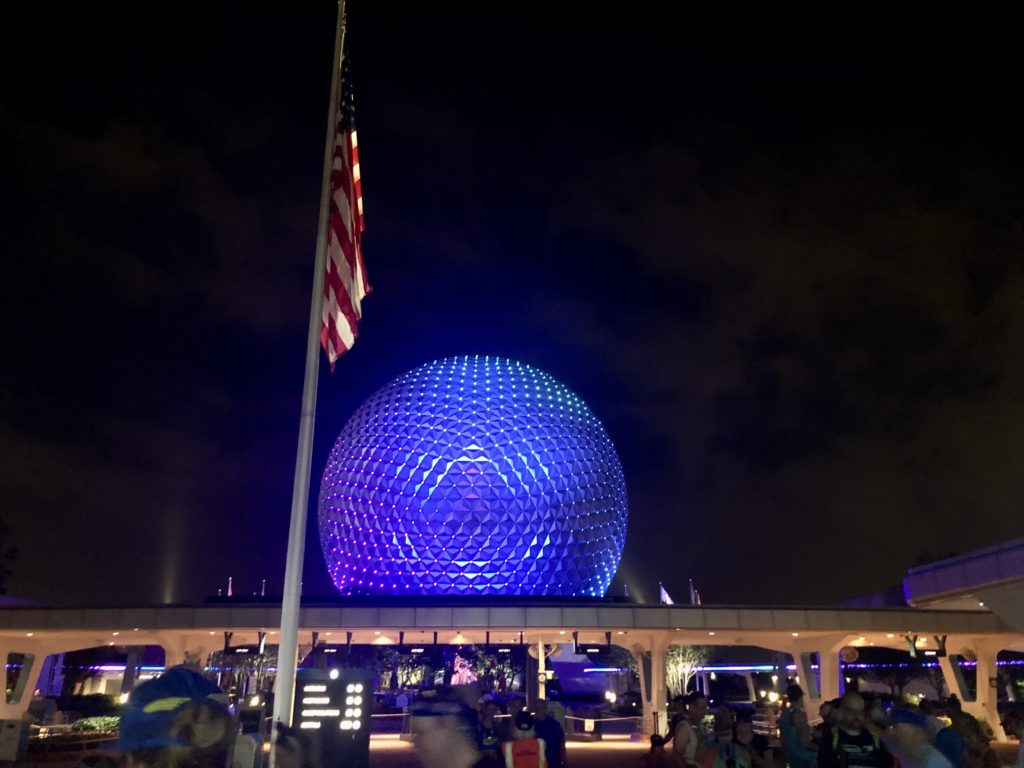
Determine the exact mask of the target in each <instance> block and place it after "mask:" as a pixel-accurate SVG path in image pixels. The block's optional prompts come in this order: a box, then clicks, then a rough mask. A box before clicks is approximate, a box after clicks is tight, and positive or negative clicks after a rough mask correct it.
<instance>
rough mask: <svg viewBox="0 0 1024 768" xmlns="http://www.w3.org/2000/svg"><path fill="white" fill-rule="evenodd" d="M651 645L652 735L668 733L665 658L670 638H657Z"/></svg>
mask: <svg viewBox="0 0 1024 768" xmlns="http://www.w3.org/2000/svg"><path fill="white" fill-rule="evenodd" d="M652 640H653V642H652V643H651V646H652V647H651V715H652V718H653V722H652V724H651V726H652V730H651V733H660V734H665V733H666V732H667V731H668V702H667V699H668V686H667V681H666V679H665V656H666V654H667V653H668V649H669V645H670V643H669V639H668V636H661V637H658V636H655V637H654V638H652Z"/></svg>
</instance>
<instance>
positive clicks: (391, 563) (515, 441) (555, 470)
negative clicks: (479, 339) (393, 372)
mask: <svg viewBox="0 0 1024 768" xmlns="http://www.w3.org/2000/svg"><path fill="white" fill-rule="evenodd" d="M319 527H320V544H321V546H322V548H323V552H324V558H325V560H326V561H327V569H328V571H329V572H330V574H331V578H332V579H333V581H334V584H335V586H336V587H337V588H338V590H339V591H340V592H342V593H344V594H389V595H396V594H397V595H423V594H427V595H431V594H433V595H436V594H446V595H452V594H455V595H459V594H463V595H465V594H471V595H586V596H592V597H599V596H601V595H603V594H604V593H605V591H606V590H607V589H608V585H609V584H610V582H611V579H612V576H613V574H614V573H615V569H616V567H617V566H618V563H619V558H620V557H621V555H622V547H623V544H624V543H625V539H626V483H625V479H624V478H623V475H622V465H621V464H620V463H619V457H618V456H617V455H616V453H615V448H614V446H613V445H612V442H611V440H610V439H609V438H608V434H607V433H606V432H605V430H604V427H602V426H601V423H600V422H599V421H598V420H597V418H595V416H594V414H593V413H591V412H590V409H589V408H587V406H586V404H585V403H584V402H583V401H582V400H580V398H578V397H577V396H576V395H574V394H573V393H572V392H571V391H569V390H568V389H566V388H565V387H564V386H562V385H561V384H559V383H558V382H557V381H555V380H554V379H552V378H551V377H550V376H549V375H547V374H546V373H544V372H543V371H539V370H537V369H536V368H532V367H530V366H528V365H524V364H522V363H517V362H514V361H512V360H506V359H502V358H493V357H457V358H448V359H445V360H438V361H436V362H433V363H428V364H427V365H423V366H420V367H419V368H416V369H415V370H412V371H410V372H408V373H406V374H404V375H403V376H399V377H398V378H397V379H395V380H394V381H392V382H391V383H390V384H387V385H386V386H384V387H383V388H382V389H380V390H378V391H377V392H376V393H375V394H374V395H372V396H371V397H370V398H369V399H368V400H367V401H366V402H364V403H363V404H362V405H361V406H360V407H359V409H358V410H357V411H356V412H355V414H354V415H353V416H352V418H351V419H349V420H348V423H347V424H346V425H345V427H344V429H342V430H341V434H340V435H339V436H338V440H337V442H336V443H335V444H334V449H333V450H332V451H331V456H330V459H328V462H327V467H326V469H325V470H324V475H323V480H322V481H321V483H320V507H319Z"/></svg>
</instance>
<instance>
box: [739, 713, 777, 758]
mask: <svg viewBox="0 0 1024 768" xmlns="http://www.w3.org/2000/svg"><path fill="white" fill-rule="evenodd" d="M734 732H735V740H736V743H737V744H741V745H743V746H744V747H746V748H747V751H748V752H749V753H750V761H751V765H752V766H753V768H775V758H774V756H773V754H772V747H771V744H770V743H769V742H768V737H767V736H765V735H763V734H760V733H754V715H753V713H752V712H748V711H746V710H744V711H740V712H737V713H736V725H735V727H734Z"/></svg>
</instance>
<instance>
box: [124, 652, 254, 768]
mask: <svg viewBox="0 0 1024 768" xmlns="http://www.w3.org/2000/svg"><path fill="white" fill-rule="evenodd" d="M237 731H238V727H237V725H236V723H235V718H234V716H233V715H232V714H231V711H230V710H229V709H228V697H227V695H226V694H225V693H224V692H223V691H222V690H221V689H220V688H218V687H217V686H216V685H214V684H213V683H211V682H210V681H209V680H207V679H206V678H204V677H202V676H201V675H199V674H197V673H196V672H193V671H192V670H191V669H188V668H187V667H183V666H179V667H171V668H170V669H168V670H167V671H166V672H165V673H164V674H162V675H160V676H159V677H157V678H154V679H153V680H148V681H146V682H145V683H142V684H141V685H139V686H138V687H137V688H135V690H133V691H132V692H131V695H130V696H129V697H128V702H127V703H126V704H125V705H124V708H123V709H122V710H121V722H120V726H119V733H118V740H117V746H118V749H120V750H121V751H122V752H123V753H124V754H125V759H126V764H127V766H128V768H229V766H230V765H231V753H232V749H233V748H234V744H235V734H236V733H237Z"/></svg>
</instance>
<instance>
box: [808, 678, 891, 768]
mask: <svg viewBox="0 0 1024 768" xmlns="http://www.w3.org/2000/svg"><path fill="white" fill-rule="evenodd" d="M891 766H892V755H891V754H890V753H889V750H887V749H886V748H885V745H884V744H882V741H881V739H879V738H878V736H876V735H875V734H873V733H872V732H871V731H869V730H868V729H867V728H865V727H864V699H863V697H861V695H860V694H859V693H857V692H855V691H848V692H847V693H846V694H845V695H844V696H843V698H842V699H840V703H839V714H838V717H837V722H836V724H835V725H834V726H832V730H831V731H830V733H828V734H826V736H825V738H824V739H823V740H822V742H821V744H819V745H818V768H891Z"/></svg>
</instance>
